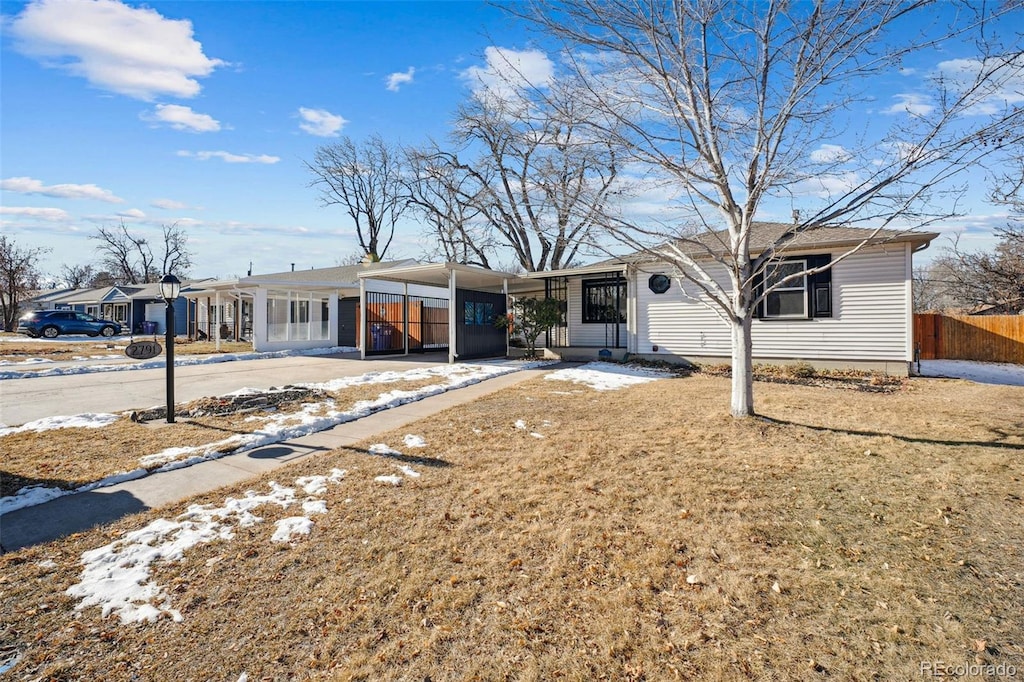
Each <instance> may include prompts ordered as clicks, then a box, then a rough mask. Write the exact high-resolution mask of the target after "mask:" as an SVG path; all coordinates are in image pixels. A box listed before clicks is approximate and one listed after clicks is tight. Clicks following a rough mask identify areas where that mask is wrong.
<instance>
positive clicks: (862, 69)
mask: <svg viewBox="0 0 1024 682" xmlns="http://www.w3.org/2000/svg"><path fill="white" fill-rule="evenodd" d="M503 7H504V8H505V9H506V10H507V11H509V12H512V13H513V14H517V15H518V16H521V17H524V18H526V19H527V20H529V21H532V22H534V23H535V25H537V26H539V27H540V28H541V29H543V30H544V31H545V32H547V33H548V34H549V35H550V36H553V37H555V38H556V39H558V40H559V41H561V42H562V48H563V54H566V55H570V60H571V65H570V69H571V72H572V73H571V75H572V76H573V77H574V78H575V80H576V83H577V87H578V89H579V91H580V92H583V93H586V103H587V106H589V107H592V108H593V109H594V110H596V111H599V112H600V115H599V116H595V117H593V118H592V122H591V124H592V128H593V129H594V132H593V133H592V134H594V135H603V136H606V137H607V138H608V139H609V140H612V141H613V142H614V143H615V145H616V146H617V147H618V148H620V149H621V150H622V151H623V153H624V154H625V155H626V156H627V158H629V159H630V160H631V161H632V162H634V163H638V164H644V165H645V166H647V167H649V168H652V169H654V171H655V172H656V173H657V174H658V175H660V176H661V177H665V178H669V179H670V180H671V181H672V182H673V183H674V184H675V186H676V187H677V189H678V190H679V194H680V196H682V197H684V198H685V202H684V204H685V205H684V208H685V210H686V211H687V212H688V214H689V226H688V228H687V229H679V228H678V227H673V228H670V229H653V228H652V227H651V226H649V225H640V224H637V223H636V221H630V220H629V219H628V216H626V217H620V218H619V220H618V221H617V222H616V223H615V224H614V225H612V226H611V227H612V228H613V233H614V235H615V236H616V237H617V238H619V239H620V240H621V241H622V242H623V243H625V244H628V245H630V246H631V247H633V248H636V249H642V250H645V251H646V252H647V253H648V254H650V255H651V257H653V258H658V259H661V260H663V261H667V262H668V263H670V264H671V265H673V266H674V268H675V271H676V273H677V276H678V277H679V278H680V279H685V280H687V281H688V282H689V283H690V284H691V289H693V287H696V289H697V290H698V291H699V292H700V300H701V301H702V302H704V303H705V304H706V305H707V306H709V307H710V308H711V309H712V310H714V311H715V312H716V313H717V314H718V315H719V317H720V318H721V319H722V320H723V321H724V322H725V323H726V324H728V325H729V328H730V330H731V339H732V344H731V345H732V369H733V372H732V404H731V411H732V414H733V415H735V416H746V415H752V414H754V401H753V377H752V341H751V328H752V325H751V321H752V318H753V314H754V311H755V310H756V308H757V306H758V304H759V303H760V302H761V301H763V300H764V299H765V297H766V296H769V295H770V294H772V293H773V292H774V291H775V290H776V289H777V288H778V287H783V286H785V285H787V284H788V283H790V282H792V281H795V280H798V279H799V278H801V277H805V276H808V275H813V274H816V273H818V272H822V271H824V270H825V269H827V268H829V267H831V266H832V265H835V263H837V262H839V261H841V260H843V259H844V258H846V257H848V256H849V255H850V254H851V253H852V251H846V252H844V253H841V254H839V255H835V256H834V257H833V259H832V261H831V262H830V263H827V264H824V265H821V266H818V267H815V268H810V269H807V270H804V271H802V272H791V273H788V272H787V273H786V276H784V277H774V278H772V279H771V284H770V286H765V287H762V288H760V289H758V288H755V281H757V280H758V279H759V278H762V277H763V276H764V275H765V272H766V269H767V268H770V267H774V266H773V264H774V263H776V262H778V259H779V257H780V256H781V255H782V254H784V253H785V252H786V250H787V248H789V247H790V245H791V244H792V243H793V242H794V240H796V239H797V237H798V236H799V235H800V234H801V233H802V232H804V231H806V230H809V229H814V228H816V227H819V226H822V225H829V224H835V223H843V224H846V225H851V226H857V225H868V226H870V227H871V228H876V229H877V230H882V229H883V228H887V227H892V226H902V225H906V224H908V223H911V224H916V225H925V224H928V222H929V221H930V220H934V219H938V218H942V217H945V216H948V215H949V213H951V211H948V210H945V209H944V208H943V207H942V206H936V205H934V204H933V203H932V202H933V201H934V200H936V199H937V198H938V194H937V193H938V192H939V191H940V190H943V189H945V188H947V187H948V186H949V185H950V184H951V183H950V181H951V179H952V178H953V177H954V176H955V175H956V174H957V173H958V172H960V171H962V170H963V169H965V168H968V167H970V166H972V165H973V164H976V163H978V162H979V161H980V160H983V159H985V158H986V157H988V156H990V155H992V154H1000V153H1005V150H1007V149H1012V148H1014V146H1015V145H1019V144H1020V143H1021V140H1022V137H1021V130H1022V127H1024V126H1022V125H1021V123H1022V117H1024V113H1022V110H1021V108H1020V105H1019V104H1013V102H1019V101H1020V100H1019V96H1020V92H1019V88H1020V86H1019V84H1020V82H1021V81H1020V78H1021V72H1022V67H1024V57H1022V54H1021V48H1020V45H1021V42H1020V37H1019V36H1016V35H1010V36H1009V38H1007V37H1006V36H1005V35H1002V33H1005V32H1006V30H1007V27H1009V30H1010V31H1013V30H1014V29H1015V26H1019V23H1017V24H1015V23H1014V19H1017V20H1018V22H1019V19H1020V15H1021V5H1020V2H1019V0H1013V1H1011V2H1008V3H1003V4H1000V5H999V6H998V7H996V6H992V5H979V4H973V5H971V4H967V3H965V4H964V5H963V6H962V7H961V6H956V7H952V6H950V7H952V9H954V10H959V11H958V12H957V11H954V12H947V13H943V16H942V17H938V16H937V14H936V11H935V6H934V5H933V4H932V3H929V2H924V1H921V2H902V1H897V0H877V1H875V2H854V3H841V2H830V3H789V2H766V3H745V2H721V1H720V0H675V1H673V2H669V1H668V0H647V1H644V2H637V1H636V0H580V1H578V2H572V3H569V2H559V1H556V0H552V1H551V2H548V1H545V0H536V1H535V2H533V3H530V4H526V5H516V4H511V5H503ZM947 15H948V16H947ZM947 20H949V22H950V23H949V24H948V25H947V23H946V22H947ZM999 20H1002V24H1001V25H1000V22H999ZM940 22H941V25H940ZM921 27H927V29H928V30H930V31H932V33H931V35H926V34H925V32H924V31H923V30H922V29H921ZM937 34H938V35H937ZM968 40H973V41H974V43H973V44H974V47H975V48H976V50H975V56H974V57H973V58H972V59H966V60H959V61H958V62H957V64H956V66H957V67H958V68H956V69H951V70H947V72H946V73H943V72H942V71H941V70H939V71H937V73H936V77H935V78H933V79H932V82H931V83H930V87H931V90H930V91H929V92H928V94H927V95H919V96H923V97H925V98H926V101H925V102H920V101H917V102H911V100H907V104H906V105H905V106H904V107H903V109H904V110H903V111H901V112H899V111H898V112H896V113H895V114H894V115H892V116H888V117H887V118H888V119H889V120H890V121H892V126H891V127H889V128H888V129H885V128H884V126H881V124H882V122H883V121H882V120H881V118H882V117H880V116H877V115H876V116H875V117H874V119H873V120H872V122H871V123H872V125H871V126H867V125H863V124H859V123H858V119H857V116H862V113H861V112H860V111H854V108H855V106H856V105H858V104H861V105H864V106H867V103H868V102H871V101H872V100H873V97H874V96H875V92H874V91H872V89H871V83H872V82H873V78H875V77H878V76H883V75H886V74H889V73H893V72H894V71H895V70H896V69H897V68H898V67H899V66H900V65H901V59H903V58H904V57H907V56H909V55H912V54H917V53H920V52H922V51H923V50H925V49H926V48H929V47H934V46H936V45H938V44H939V43H940V42H943V41H950V42H958V43H963V42H965V41H968ZM1000 41H1003V42H1000ZM873 106H874V107H877V106H878V104H877V102H876V103H874V104H873ZM894 109H898V107H894ZM605 121H607V122H610V123H611V124H612V125H609V124H606V123H605ZM879 129H882V130H883V132H881V134H879V133H877V132H876V131H877V130H879ZM1017 148H1018V149H1019V147H1017ZM787 198H788V199H789V200H790V201H792V202H794V203H793V204H792V205H793V207H794V208H796V207H797V204H796V203H795V202H796V201H797V200H800V201H801V202H805V203H802V205H800V208H801V209H803V215H802V217H801V218H800V219H799V220H798V221H797V222H796V224H794V225H793V226H792V227H791V228H789V229H787V230H784V231H782V232H781V233H780V234H778V235H777V236H776V238H775V239H774V240H773V241H772V242H771V243H769V244H768V245H767V246H764V247H763V248H762V247H760V246H759V247H758V249H757V250H752V249H751V234H752V228H753V227H754V223H755V216H756V215H757V213H758V210H759V209H760V208H762V205H763V203H764V202H766V201H770V200H773V199H774V200H779V199H787ZM808 209H809V210H808ZM719 228H721V229H719ZM697 233H701V234H700V235H699V236H698V235H697ZM878 234H881V232H879V233H878ZM864 243H866V241H865V242H864ZM862 245H863V243H862ZM856 248H860V247H855V249H856ZM716 276H717V277H716Z"/></svg>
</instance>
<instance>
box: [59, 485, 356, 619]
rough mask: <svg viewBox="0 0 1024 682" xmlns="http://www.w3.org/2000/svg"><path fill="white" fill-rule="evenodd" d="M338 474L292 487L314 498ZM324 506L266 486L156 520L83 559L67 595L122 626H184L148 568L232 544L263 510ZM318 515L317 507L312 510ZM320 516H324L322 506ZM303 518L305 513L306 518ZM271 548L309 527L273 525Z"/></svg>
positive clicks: (287, 522)
mask: <svg viewBox="0 0 1024 682" xmlns="http://www.w3.org/2000/svg"><path fill="white" fill-rule="evenodd" d="M345 473H346V472H345V471H344V470H342V469H333V470H332V471H331V473H330V474H329V475H327V476H323V477H316V480H315V481H311V480H309V479H307V480H306V483H305V484H302V483H300V482H299V481H301V480H303V479H297V480H296V486H298V487H300V488H302V489H303V492H307V491H308V490H309V488H310V486H311V485H312V486H313V487H314V489H315V490H317V491H319V494H323V493H325V492H326V488H327V484H328V483H333V484H339V483H341V481H342V480H343V479H344V477H345ZM300 501H302V502H323V500H315V499H310V498H306V499H305V500H300V499H299V497H298V496H297V495H296V492H295V488H292V487H285V486H281V485H278V484H277V483H274V482H271V483H270V492H269V493H263V494H261V493H257V492H255V491H252V490H249V491H246V493H245V494H244V495H243V496H242V497H241V498H235V497H229V498H227V499H226V500H225V501H224V504H223V505H221V506H219V507H214V506H213V505H209V504H194V505H191V506H189V507H188V509H187V510H186V511H185V513H183V514H181V515H179V516H178V517H177V518H175V519H173V520H172V519H157V520H155V521H152V522H150V523H149V524H147V525H146V526H145V527H143V528H140V529H139V530H136V531H132V532H130V533H127V534H125V535H124V536H123V537H121V538H119V539H117V540H115V541H114V542H111V543H110V544H108V545H104V546H103V547H99V548H97V549H92V550H89V551H86V552H84V553H83V554H82V565H83V566H84V568H83V569H82V573H81V575H80V577H79V582H78V583H76V584H74V585H72V586H71V587H69V588H68V589H67V590H66V593H67V594H68V595H69V596H72V597H78V598H81V602H79V604H78V605H77V606H76V607H75V610H78V611H81V610H83V609H86V608H89V607H90V606H98V607H99V608H100V610H101V613H102V615H103V617H106V616H108V615H110V614H111V613H113V614H116V615H117V616H118V617H119V618H120V619H121V622H122V623H123V624H126V625H127V624H129V623H141V622H154V621H156V620H157V619H158V618H160V617H161V616H162V615H165V614H166V615H167V616H170V617H171V618H172V619H173V620H175V621H176V622H181V621H182V620H184V618H183V616H182V615H181V612H179V611H178V610H176V609H174V608H173V607H172V604H171V597H170V595H169V594H168V593H167V591H166V590H165V589H164V588H163V587H161V586H160V585H157V584H156V583H154V582H152V580H151V575H150V574H151V568H152V567H153V565H154V564H156V563H157V562H168V561H182V560H183V559H184V558H185V552H186V551H188V550H189V549H191V548H192V547H195V546H196V545H198V544H200V543H205V542H211V541H213V540H218V539H220V540H231V539H232V538H234V530H235V529H236V528H244V527H249V526H254V525H256V524H259V523H261V522H262V521H263V519H262V518H261V517H259V516H256V515H255V514H254V513H253V512H254V511H256V510H258V509H259V507H261V506H264V505H277V506H279V507H282V508H288V507H291V506H292V505H294V504H295V503H296V502H300ZM317 509H318V513H322V512H319V509H320V507H317ZM323 510H324V511H326V503H324V506H323ZM307 513H308V512H307ZM275 526H276V527H275V531H274V533H273V534H272V535H271V536H270V541H271V542H288V541H290V540H291V539H292V538H293V537H294V536H295V535H297V534H308V533H309V532H310V531H311V530H312V527H313V522H312V520H310V519H309V518H308V517H305V516H303V517H298V516H297V517H290V518H287V519H282V520H281V521H278V522H277V523H276V524H275Z"/></svg>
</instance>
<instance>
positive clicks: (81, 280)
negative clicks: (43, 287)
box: [60, 264, 96, 289]
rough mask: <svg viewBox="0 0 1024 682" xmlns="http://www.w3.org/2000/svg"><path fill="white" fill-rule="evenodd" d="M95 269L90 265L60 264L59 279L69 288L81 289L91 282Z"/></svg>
mask: <svg viewBox="0 0 1024 682" xmlns="http://www.w3.org/2000/svg"><path fill="white" fill-rule="evenodd" d="M95 276H96V269H95V268H93V266H92V265H89V264H86V265H62V266H60V279H61V281H62V282H63V283H64V286H66V287H67V288H69V289H83V288H85V287H88V286H90V285H91V284H92V280H93V278H94V277H95Z"/></svg>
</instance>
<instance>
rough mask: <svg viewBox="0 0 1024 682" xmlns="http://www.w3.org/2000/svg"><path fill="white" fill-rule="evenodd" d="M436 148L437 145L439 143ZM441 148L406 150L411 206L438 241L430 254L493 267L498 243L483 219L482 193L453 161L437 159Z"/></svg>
mask: <svg viewBox="0 0 1024 682" xmlns="http://www.w3.org/2000/svg"><path fill="white" fill-rule="evenodd" d="M435 149H436V146H435ZM438 156H439V153H438V152H431V151H425V150H417V149H410V150H408V151H407V152H406V158H407V166H408V173H407V175H406V180H405V182H406V191H407V192H408V201H409V205H410V210H412V211H413V212H414V213H416V214H418V215H419V216H420V217H422V218H423V220H424V222H425V223H426V226H427V234H426V236H427V237H428V238H430V239H431V243H434V244H436V247H434V249H433V250H431V249H427V250H426V253H427V256H428V258H433V257H441V258H443V259H444V260H445V261H450V262H454V263H462V264H463V265H479V266H480V267H484V268H490V267H491V264H490V259H489V254H491V253H493V252H494V250H495V248H496V244H495V242H494V239H493V236H492V233H491V232H490V230H488V229H487V226H486V223H485V222H484V221H483V220H482V219H481V214H482V211H481V209H480V208H479V196H478V194H477V192H476V191H475V188H472V187H470V186H469V185H470V184H471V180H470V178H469V177H468V176H467V175H466V174H464V173H461V172H460V171H458V170H457V169H456V168H455V167H453V165H452V164H450V163H444V162H441V163H436V162H435V160H436V159H437V158H438Z"/></svg>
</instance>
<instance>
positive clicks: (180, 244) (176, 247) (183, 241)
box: [155, 223, 192, 278]
mask: <svg viewBox="0 0 1024 682" xmlns="http://www.w3.org/2000/svg"><path fill="white" fill-rule="evenodd" d="M162 232H163V258H162V259H161V263H162V267H161V269H160V271H159V272H157V273H155V276H156V277H157V278H160V277H162V276H163V275H166V274H174V275H177V276H179V277H184V276H185V275H187V274H188V271H189V270H191V269H192V252H191V251H190V250H189V248H188V234H187V233H186V232H185V230H184V229H182V228H181V226H180V225H178V224H177V223H174V224H172V225H164V226H163V228H162Z"/></svg>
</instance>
